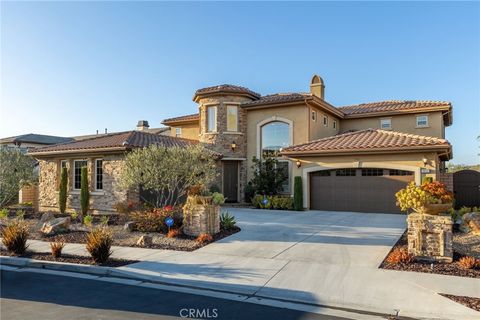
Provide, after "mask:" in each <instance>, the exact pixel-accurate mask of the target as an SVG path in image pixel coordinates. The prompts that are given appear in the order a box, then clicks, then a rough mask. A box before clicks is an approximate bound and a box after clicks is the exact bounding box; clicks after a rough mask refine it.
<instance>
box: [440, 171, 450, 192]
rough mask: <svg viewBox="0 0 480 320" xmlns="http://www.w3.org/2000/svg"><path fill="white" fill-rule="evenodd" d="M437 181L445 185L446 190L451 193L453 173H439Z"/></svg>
mask: <svg viewBox="0 0 480 320" xmlns="http://www.w3.org/2000/svg"><path fill="white" fill-rule="evenodd" d="M438 181H440V182H443V183H445V185H446V186H447V189H448V190H450V191H453V173H439V174H438Z"/></svg>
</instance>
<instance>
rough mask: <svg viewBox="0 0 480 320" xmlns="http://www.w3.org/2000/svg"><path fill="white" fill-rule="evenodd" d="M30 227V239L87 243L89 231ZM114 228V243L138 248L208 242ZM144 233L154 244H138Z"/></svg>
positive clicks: (194, 245) (220, 236) (169, 247)
mask: <svg viewBox="0 0 480 320" xmlns="http://www.w3.org/2000/svg"><path fill="white" fill-rule="evenodd" d="M31 224H32V226H31V228H30V230H31V232H30V235H29V239H35V240H41V241H48V242H57V241H59V242H66V243H82V244H83V243H86V236H87V232H85V231H70V232H67V233H62V234H56V235H53V236H45V235H43V234H41V233H40V232H38V230H37V229H36V227H35V224H34V223H33V222H32V223H31ZM110 228H111V229H112V230H113V233H114V236H113V245H114V246H121V247H137V248H151V249H165V250H177V251H194V250H197V249H199V248H201V247H203V246H206V245H208V243H199V242H197V241H195V239H196V237H191V236H187V235H185V234H180V235H178V236H177V237H175V238H167V237H166V235H165V234H163V233H159V232H150V233H148V232H137V231H134V232H129V231H125V230H123V225H111V226H110ZM240 230H241V229H240V228H239V227H234V228H233V229H231V230H221V231H220V232H219V233H217V234H215V235H213V236H212V237H213V242H215V241H218V240H220V239H223V238H225V237H228V236H230V235H232V234H234V233H237V232H239V231H240ZM142 235H150V236H152V238H153V244H152V245H151V246H149V247H141V246H138V245H137V244H136V242H137V240H138V239H139V238H140V237H141V236H142Z"/></svg>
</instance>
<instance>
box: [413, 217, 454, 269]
mask: <svg viewBox="0 0 480 320" xmlns="http://www.w3.org/2000/svg"><path fill="white" fill-rule="evenodd" d="M407 223H408V253H410V254H412V255H413V256H414V257H416V258H417V259H423V260H427V261H441V262H452V261H453V242H452V241H453V239H452V225H453V221H452V218H451V217H450V216H447V215H445V216H443V215H442V216H440V215H430V214H420V213H411V214H409V215H408V218H407Z"/></svg>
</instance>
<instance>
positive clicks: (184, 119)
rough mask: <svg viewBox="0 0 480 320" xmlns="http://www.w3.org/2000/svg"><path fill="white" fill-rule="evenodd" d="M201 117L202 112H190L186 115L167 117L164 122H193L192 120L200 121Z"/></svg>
mask: <svg viewBox="0 0 480 320" xmlns="http://www.w3.org/2000/svg"><path fill="white" fill-rule="evenodd" d="M199 119H200V114H198V113H194V114H188V115H186V116H180V117H175V118H168V119H165V120H163V121H162V124H165V125H166V124H170V123H178V122H192V121H198V120H199Z"/></svg>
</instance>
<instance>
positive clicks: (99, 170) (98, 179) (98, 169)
mask: <svg viewBox="0 0 480 320" xmlns="http://www.w3.org/2000/svg"><path fill="white" fill-rule="evenodd" d="M95 190H103V160H102V159H96V160H95Z"/></svg>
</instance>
